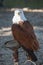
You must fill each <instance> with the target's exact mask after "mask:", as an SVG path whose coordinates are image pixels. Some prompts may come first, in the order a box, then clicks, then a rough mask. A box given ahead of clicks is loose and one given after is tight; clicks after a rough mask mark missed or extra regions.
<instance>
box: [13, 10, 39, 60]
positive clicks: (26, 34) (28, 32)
mask: <svg viewBox="0 0 43 65" xmlns="http://www.w3.org/2000/svg"><path fill="white" fill-rule="evenodd" d="M12 22H13V24H12V34H13V37H14V38H15V39H16V40H17V42H18V43H19V44H20V45H21V46H22V47H23V49H24V50H26V52H27V53H28V56H29V58H30V59H31V60H32V61H37V57H36V55H35V53H34V51H36V50H38V49H39V42H38V41H37V38H36V35H35V33H34V30H33V26H32V25H31V24H30V22H29V21H28V20H27V18H26V17H25V15H24V12H23V10H22V9H17V10H15V12H14V16H13V19H12Z"/></svg>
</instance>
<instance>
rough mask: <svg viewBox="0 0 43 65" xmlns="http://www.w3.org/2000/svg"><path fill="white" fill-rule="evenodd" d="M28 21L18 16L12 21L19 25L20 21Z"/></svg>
mask: <svg viewBox="0 0 43 65" xmlns="http://www.w3.org/2000/svg"><path fill="white" fill-rule="evenodd" d="M26 20H27V19H26V17H24V16H18V15H16V16H14V17H13V19H12V21H13V24H19V22H20V21H21V22H24V21H26Z"/></svg>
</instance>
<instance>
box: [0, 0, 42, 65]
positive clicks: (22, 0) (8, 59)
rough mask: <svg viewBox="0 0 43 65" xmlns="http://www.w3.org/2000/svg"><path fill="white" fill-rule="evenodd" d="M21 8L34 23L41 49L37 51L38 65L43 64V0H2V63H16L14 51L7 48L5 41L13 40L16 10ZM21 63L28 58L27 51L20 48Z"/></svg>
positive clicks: (0, 5) (0, 60)
mask: <svg viewBox="0 0 43 65" xmlns="http://www.w3.org/2000/svg"><path fill="white" fill-rule="evenodd" d="M16 8H21V9H23V11H24V14H25V16H26V18H27V20H28V21H29V22H30V23H31V24H32V25H33V29H34V32H35V34H36V37H37V39H38V41H39V45H40V49H39V50H38V51H37V52H35V54H36V56H37V58H38V61H37V63H36V64H37V65H43V0H0V65H14V61H13V56H12V53H13V51H12V50H10V49H8V48H5V47H4V44H5V42H7V41H9V40H13V35H12V31H11V27H12V18H13V16H14V10H15V9H16ZM18 53H19V55H18V57H19V65H24V64H23V63H24V62H25V61H26V60H27V56H26V54H27V53H26V51H24V50H23V48H22V47H21V48H19V49H18Z"/></svg>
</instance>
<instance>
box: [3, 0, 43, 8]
mask: <svg viewBox="0 0 43 65" xmlns="http://www.w3.org/2000/svg"><path fill="white" fill-rule="evenodd" d="M4 5H5V6H6V7H30V8H43V0H4Z"/></svg>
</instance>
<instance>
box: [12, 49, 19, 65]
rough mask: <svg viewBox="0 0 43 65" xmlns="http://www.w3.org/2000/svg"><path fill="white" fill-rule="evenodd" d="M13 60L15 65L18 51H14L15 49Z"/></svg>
mask: <svg viewBox="0 0 43 65" xmlns="http://www.w3.org/2000/svg"><path fill="white" fill-rule="evenodd" d="M13 60H14V62H15V63H18V49H16V48H15V49H14V53H13ZM15 63H14V64H15ZM16 65H18V64H16Z"/></svg>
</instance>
